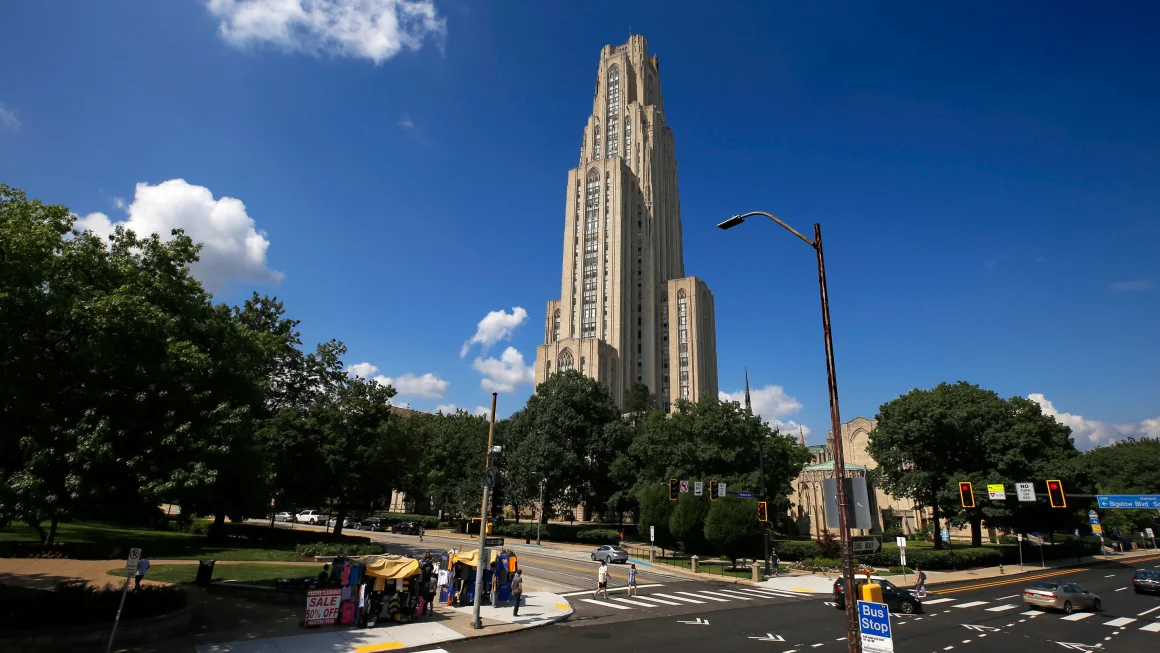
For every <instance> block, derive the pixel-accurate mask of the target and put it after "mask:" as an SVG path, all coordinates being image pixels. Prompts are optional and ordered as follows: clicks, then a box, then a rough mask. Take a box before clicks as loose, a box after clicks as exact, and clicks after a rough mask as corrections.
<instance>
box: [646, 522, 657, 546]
mask: <svg viewBox="0 0 1160 653" xmlns="http://www.w3.org/2000/svg"><path fill="white" fill-rule="evenodd" d="M648 541H649V542H656V541H657V527H656V526H649V527H648Z"/></svg>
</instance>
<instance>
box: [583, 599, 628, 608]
mask: <svg viewBox="0 0 1160 653" xmlns="http://www.w3.org/2000/svg"><path fill="white" fill-rule="evenodd" d="M580 600H581V601H583V602H585V603H591V604H593V605H602V606H604V607H606V608H612V609H614V610H631V609H632V608H626V607H624V606H623V605H617V604H615V603H609V602H608V601H597V600H596V599H580Z"/></svg>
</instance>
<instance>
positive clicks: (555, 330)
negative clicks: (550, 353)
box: [548, 308, 560, 365]
mask: <svg viewBox="0 0 1160 653" xmlns="http://www.w3.org/2000/svg"><path fill="white" fill-rule="evenodd" d="M559 339H560V309H558V308H557V309H556V316H555V317H554V318H553V319H552V342H555V341H557V340H559ZM548 364H549V365H551V363H548Z"/></svg>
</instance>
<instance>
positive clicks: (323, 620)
mask: <svg viewBox="0 0 1160 653" xmlns="http://www.w3.org/2000/svg"><path fill="white" fill-rule="evenodd" d="M341 600H342V590H341V589H330V590H311V591H309V592H307V593H306V625H307V626H325V625H327V624H336V623H338V604H339V602H340V601H341Z"/></svg>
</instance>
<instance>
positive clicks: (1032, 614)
mask: <svg viewBox="0 0 1160 653" xmlns="http://www.w3.org/2000/svg"><path fill="white" fill-rule="evenodd" d="M1019 614H1020V615H1021V616H1024V617H1038V616H1039V615H1041V614H1046V613H1045V612H1044V611H1043V610H1028V611H1027V612H1020V613H1019Z"/></svg>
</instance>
